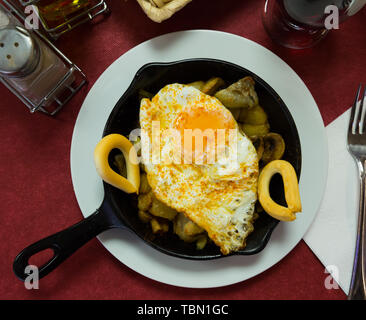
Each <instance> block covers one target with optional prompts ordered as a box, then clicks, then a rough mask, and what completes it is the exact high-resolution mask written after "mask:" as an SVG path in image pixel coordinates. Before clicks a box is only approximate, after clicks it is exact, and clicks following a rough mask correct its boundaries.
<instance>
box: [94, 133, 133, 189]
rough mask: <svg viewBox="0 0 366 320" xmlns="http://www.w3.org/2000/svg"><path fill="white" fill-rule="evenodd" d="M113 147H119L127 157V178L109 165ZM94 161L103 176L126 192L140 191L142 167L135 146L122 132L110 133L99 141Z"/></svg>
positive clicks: (106, 180) (105, 179)
mask: <svg viewBox="0 0 366 320" xmlns="http://www.w3.org/2000/svg"><path fill="white" fill-rule="evenodd" d="M112 149H119V150H120V151H121V152H122V153H123V156H124V158H125V161H126V168H127V179H126V178H125V177H123V176H121V175H119V174H117V173H116V172H115V171H113V170H112V168H111V167H110V165H109V162H108V156H109V153H110V152H111V151H112ZM94 163H95V167H96V169H97V172H98V174H99V175H100V176H101V178H102V179H103V180H104V181H105V182H107V183H109V184H111V185H112V186H114V187H116V188H118V189H121V190H122V191H124V192H126V193H138V190H139V187H140V168H139V164H138V158H137V153H136V150H135V148H134V147H133V145H132V143H131V142H130V141H129V140H128V139H127V138H125V137H124V136H122V135H120V134H110V135H108V136H105V137H104V138H103V139H102V140H100V141H99V143H98V144H97V146H96V147H95V150H94Z"/></svg>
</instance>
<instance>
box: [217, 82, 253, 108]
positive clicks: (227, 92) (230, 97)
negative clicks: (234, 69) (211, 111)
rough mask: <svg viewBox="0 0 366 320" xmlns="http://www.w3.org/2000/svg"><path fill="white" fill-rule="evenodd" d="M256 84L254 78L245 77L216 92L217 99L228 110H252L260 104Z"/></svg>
mask: <svg viewBox="0 0 366 320" xmlns="http://www.w3.org/2000/svg"><path fill="white" fill-rule="evenodd" d="M254 84H255V82H254V80H253V78H252V77H245V78H243V79H240V80H239V81H238V82H235V83H234V84H232V85H231V86H229V87H227V88H226V89H223V90H220V91H218V92H216V94H215V97H216V98H217V99H219V100H220V101H221V102H222V104H223V105H224V106H225V107H227V108H251V107H254V106H255V105H257V104H258V96H257V93H256V92H255V89H254Z"/></svg>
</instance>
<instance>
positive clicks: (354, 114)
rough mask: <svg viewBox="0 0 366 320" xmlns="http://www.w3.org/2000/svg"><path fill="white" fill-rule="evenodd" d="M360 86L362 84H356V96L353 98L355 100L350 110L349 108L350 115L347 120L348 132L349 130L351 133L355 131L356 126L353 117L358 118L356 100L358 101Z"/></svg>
mask: <svg viewBox="0 0 366 320" xmlns="http://www.w3.org/2000/svg"><path fill="white" fill-rule="evenodd" d="M361 86H362V85H361V84H360V85H359V86H358V89H357V94H356V98H355V101H354V103H353V106H352V110H351V117H350V120H349V127H348V132H351V133H353V134H354V133H355V131H356V126H357V121H355V118H356V119H357V118H358V112H357V111H358V110H357V102H358V98H359V97H360V92H361Z"/></svg>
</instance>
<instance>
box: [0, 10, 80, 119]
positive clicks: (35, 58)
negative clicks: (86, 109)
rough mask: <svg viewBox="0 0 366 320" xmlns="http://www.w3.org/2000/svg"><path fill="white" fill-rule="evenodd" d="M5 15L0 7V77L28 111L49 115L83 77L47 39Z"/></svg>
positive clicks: (67, 96) (62, 103) (72, 91)
mask: <svg viewBox="0 0 366 320" xmlns="http://www.w3.org/2000/svg"><path fill="white" fill-rule="evenodd" d="M7 18H10V19H11V18H12V16H9V15H7V14H6V12H4V11H2V10H1V8H0V80H1V82H3V83H4V84H5V86H6V87H8V88H9V89H10V90H11V91H12V92H13V93H14V94H15V95H16V96H18V97H19V98H20V99H21V100H22V101H23V102H24V103H25V104H26V105H27V106H28V107H29V109H30V110H31V112H34V111H37V110H39V111H43V112H45V113H47V114H50V115H53V114H55V113H56V112H57V111H58V110H60V109H61V107H62V106H63V105H64V104H65V103H66V102H68V101H69V100H70V99H71V97H72V96H73V95H74V94H75V93H76V92H77V91H78V90H79V89H80V88H81V86H82V85H84V84H85V83H86V78H85V76H84V74H83V73H82V72H81V71H80V69H79V68H77V67H76V66H75V65H74V64H72V63H71V61H69V60H68V59H67V58H66V57H65V56H63V55H62V54H61V53H60V52H59V51H58V50H57V49H56V48H55V47H53V46H52V44H51V43H49V42H48V43H47V42H46V40H45V41H43V40H42V39H41V38H40V37H39V36H37V35H36V34H34V33H33V32H29V31H28V30H26V29H24V27H23V26H22V25H20V24H19V23H14V22H13V23H12V22H11V20H9V19H7ZM8 20H9V21H8ZM6 22H7V23H8V24H6ZM1 23H2V25H1ZM49 109H53V110H52V111H49Z"/></svg>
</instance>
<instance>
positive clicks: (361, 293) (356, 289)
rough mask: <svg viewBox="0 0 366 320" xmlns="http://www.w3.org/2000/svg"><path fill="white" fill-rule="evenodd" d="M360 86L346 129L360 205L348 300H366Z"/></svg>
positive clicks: (364, 134) (365, 168)
mask: <svg viewBox="0 0 366 320" xmlns="http://www.w3.org/2000/svg"><path fill="white" fill-rule="evenodd" d="M361 89H362V85H361V84H360V86H359V87H358V90H357V94H356V98H355V102H354V104H353V107H352V110H351V118H350V122H349V127H348V138H347V140H348V142H347V148H348V151H349V153H350V154H351V155H352V157H353V158H354V159H355V161H356V163H357V167H358V171H359V178H360V204H359V215H358V224H357V238H356V249H355V256H354V261H353V270H352V279H351V285H350V290H349V294H348V299H349V300H365V299H366V201H365V198H366V193H365V192H366V189H365V185H366V183H365V181H366V120H365V113H366V105H365V96H366V88H365V90H364V91H363V95H362V98H361V103H360V104H358V100H359V98H360V95H361Z"/></svg>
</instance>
